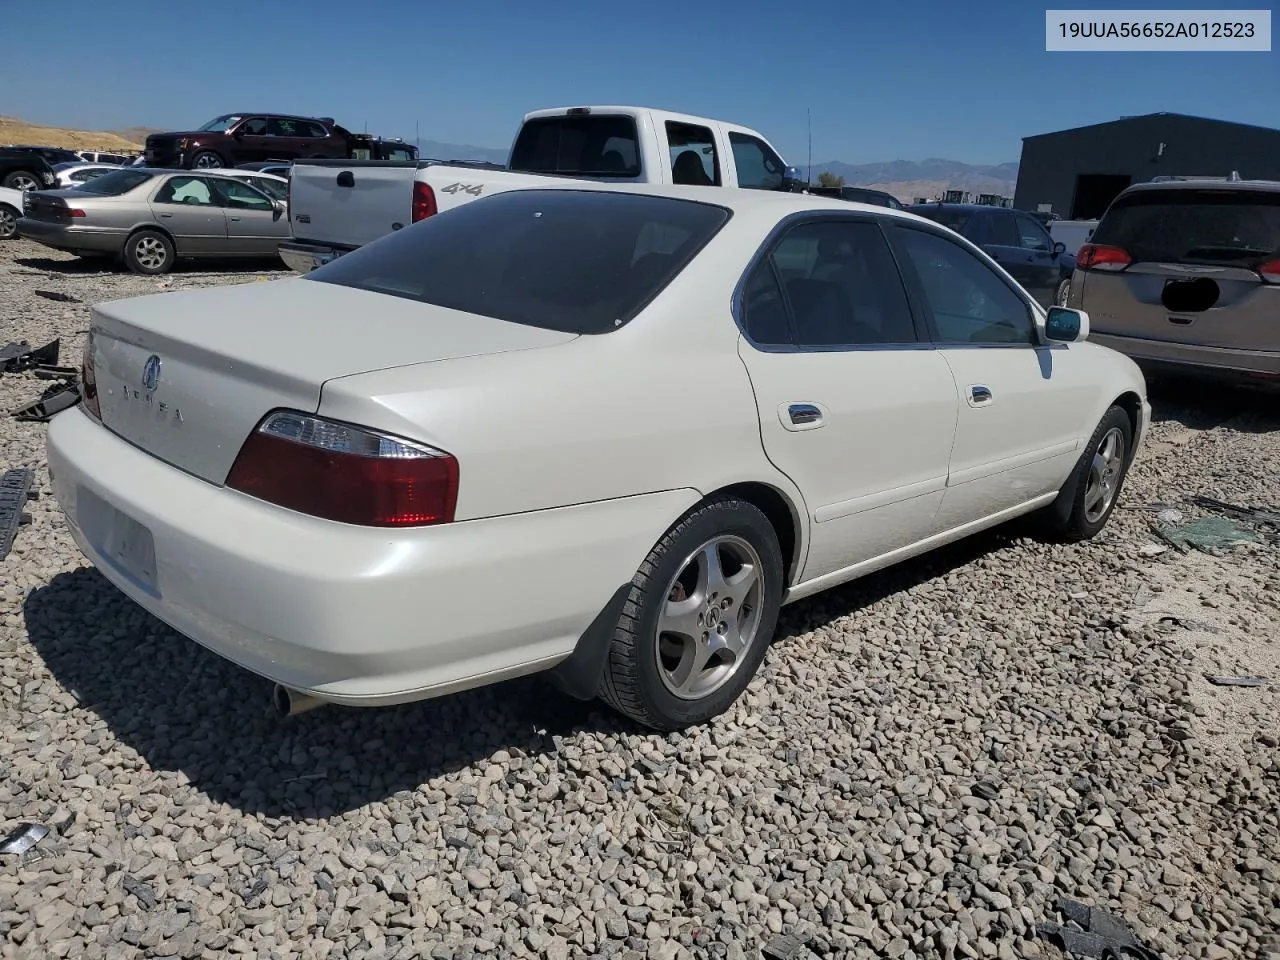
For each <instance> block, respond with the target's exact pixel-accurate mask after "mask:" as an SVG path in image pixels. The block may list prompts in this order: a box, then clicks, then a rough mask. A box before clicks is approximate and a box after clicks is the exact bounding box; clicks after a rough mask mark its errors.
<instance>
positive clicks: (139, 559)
mask: <svg viewBox="0 0 1280 960" xmlns="http://www.w3.org/2000/svg"><path fill="white" fill-rule="evenodd" d="M106 534H107V535H106V538H105V542H104V543H103V544H102V552H103V554H104V555H106V556H107V557H108V558H109V559H110V560H111V561H112V563H114V564H115V565H116V566H117V567H118V568H119V569H120V570H121V571H123V572H124V573H125V574H127V575H128V576H129V577H130V578H131V579H133V580H136V581H137V582H138V583H140V584H141V585H143V586H145V587H146V588H147V589H148V590H152V591H154V590H155V586H156V545H155V540H154V538H153V537H152V536H151V531H150V530H148V529H147V528H146V527H144V526H143V525H142V524H140V523H138V521H137V520H134V519H133V518H132V517H130V516H128V515H126V514H123V513H121V512H120V511H119V510H115V509H112V511H111V518H110V521H109V523H108V525H107V531H106Z"/></svg>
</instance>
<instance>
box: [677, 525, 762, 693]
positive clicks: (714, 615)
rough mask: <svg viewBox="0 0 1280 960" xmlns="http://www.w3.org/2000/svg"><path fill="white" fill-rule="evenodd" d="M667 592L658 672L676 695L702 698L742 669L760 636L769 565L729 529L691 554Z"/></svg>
mask: <svg viewBox="0 0 1280 960" xmlns="http://www.w3.org/2000/svg"><path fill="white" fill-rule="evenodd" d="M664 596H665V598H666V599H665V601H664V605H663V609H662V613H661V614H660V616H659V618H658V627H657V636H656V637H655V640H656V655H657V658H658V674H659V676H660V677H661V678H662V683H663V685H664V686H665V687H666V688H667V690H668V691H669V692H670V693H671V694H672V695H674V696H676V697H679V698H680V699H682V700H698V699H702V698H703V697H706V696H708V695H710V694H712V693H714V692H715V691H716V690H719V689H720V688H721V687H722V686H724V684H725V683H727V682H728V681H729V679H730V678H731V677H733V675H734V674H736V673H737V672H738V668H739V667H740V666H741V665H742V664H743V662H744V661H745V659H746V653H747V651H748V650H749V649H751V646H752V644H754V643H756V642H758V641H759V634H760V617H761V612H762V610H763V606H764V603H763V601H764V596H765V583H764V564H763V563H762V562H761V560H760V555H759V554H758V553H757V552H756V549H755V548H754V547H753V546H752V545H751V544H750V543H748V542H747V541H746V540H744V539H743V538H741V537H738V536H734V535H731V534H723V535H720V536H717V537H714V538H712V539H711V540H708V541H707V542H706V543H704V544H703V545H702V546H701V547H699V548H698V549H697V550H695V551H694V552H693V553H691V554H690V555H689V556H688V557H687V558H686V559H685V562H684V563H683V564H681V567H680V572H679V573H677V574H676V575H675V577H674V578H673V579H672V581H671V583H670V584H669V585H668V587H667V590H666V593H665V594H664Z"/></svg>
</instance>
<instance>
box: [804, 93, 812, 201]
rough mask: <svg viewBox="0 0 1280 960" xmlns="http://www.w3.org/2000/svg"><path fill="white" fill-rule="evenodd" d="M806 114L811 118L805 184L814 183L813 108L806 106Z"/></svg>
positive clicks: (810, 184)
mask: <svg viewBox="0 0 1280 960" xmlns="http://www.w3.org/2000/svg"><path fill="white" fill-rule="evenodd" d="M804 113H805V116H806V117H807V118H808V119H809V166H808V167H806V168H805V171H804V183H805V186H806V187H807V186H812V185H813V108H812V107H805V108H804Z"/></svg>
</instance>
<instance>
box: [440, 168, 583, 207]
mask: <svg viewBox="0 0 1280 960" xmlns="http://www.w3.org/2000/svg"><path fill="white" fill-rule="evenodd" d="M417 179H418V181H419V182H420V183H425V184H426V185H427V186H429V187H430V188H431V192H432V193H433V194H435V198H436V208H437V210H438V211H439V212H440V213H444V212H445V211H446V210H451V209H453V208H454V207H458V206H461V205H462V204H464V203H466V202H468V201H469V200H475V199H476V198H477V197H487V196H489V195H490V194H494V193H505V192H506V191H508V190H531V189H534V188H537V187H555V186H561V185H563V184H564V182H565V179H566V178H565V177H548V176H542V175H540V174H536V173H514V172H512V171H511V170H488V169H484V168H478V167H466V166H463V165H461V164H459V165H456V166H455V165H453V164H449V163H429V164H424V165H423V166H422V168H421V169H420V170H419V171H418V175H417Z"/></svg>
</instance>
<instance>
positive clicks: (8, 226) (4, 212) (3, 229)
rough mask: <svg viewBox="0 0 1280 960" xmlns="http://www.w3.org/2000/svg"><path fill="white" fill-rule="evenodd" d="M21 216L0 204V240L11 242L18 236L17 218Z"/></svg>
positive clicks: (11, 208)
mask: <svg viewBox="0 0 1280 960" xmlns="http://www.w3.org/2000/svg"><path fill="white" fill-rule="evenodd" d="M20 216H22V214H20V213H19V212H18V211H17V210H14V209H13V207H10V206H8V205H6V204H3V203H0V240H12V239H13V238H14V237H16V236H17V235H18V218H19V217H20Z"/></svg>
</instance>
